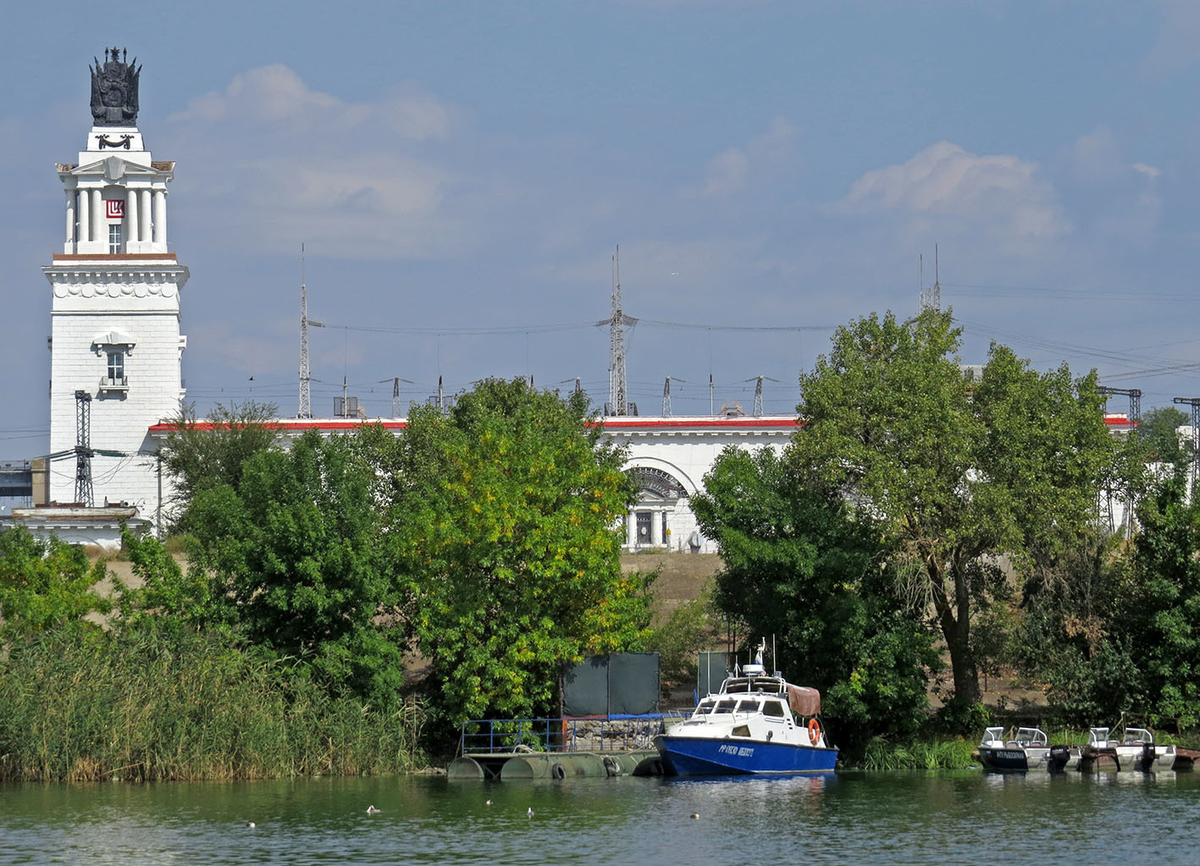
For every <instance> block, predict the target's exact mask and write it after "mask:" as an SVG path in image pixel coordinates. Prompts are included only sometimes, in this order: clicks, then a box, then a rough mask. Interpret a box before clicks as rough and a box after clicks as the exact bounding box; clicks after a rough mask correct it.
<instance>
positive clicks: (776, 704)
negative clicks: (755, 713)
mask: <svg viewBox="0 0 1200 866" xmlns="http://www.w3.org/2000/svg"><path fill="white" fill-rule="evenodd" d="M763 715H764V716H772V717H773V718H778V719H782V718H783V704H782V703H781V702H780V701H767V702H766V703H764V704H763Z"/></svg>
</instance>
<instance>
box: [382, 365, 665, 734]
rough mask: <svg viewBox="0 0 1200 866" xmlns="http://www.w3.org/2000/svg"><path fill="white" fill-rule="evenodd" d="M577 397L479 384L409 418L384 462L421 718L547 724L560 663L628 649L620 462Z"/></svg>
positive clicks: (638, 625)
mask: <svg viewBox="0 0 1200 866" xmlns="http://www.w3.org/2000/svg"><path fill="white" fill-rule="evenodd" d="M599 436H600V431H599V430H598V428H597V427H595V426H594V425H591V424H589V414H588V407H587V401H586V398H584V397H583V395H581V394H580V395H572V396H571V397H570V398H568V399H565V400H564V399H562V398H560V397H559V396H557V395H556V394H553V393H550V392H545V391H542V392H539V391H535V390H533V389H531V388H530V387H529V386H528V384H527V383H525V382H524V381H523V380H521V379H517V380H513V381H500V380H487V381H485V382H482V383H480V384H479V385H478V386H477V387H476V388H475V390H473V391H471V392H468V393H465V394H462V395H460V396H459V398H458V400H457V403H456V405H455V407H454V409H453V410H452V411H451V412H450V414H449V415H443V414H442V413H440V412H438V411H436V410H434V409H429V408H425V409H417V410H415V411H414V412H413V413H412V414H411V415H410V416H409V419H408V429H407V431H406V432H405V434H404V436H403V437H401V439H400V440H399V447H398V450H397V452H396V454H395V455H394V457H391V458H389V461H390V462H388V463H387V465H386V469H387V472H386V475H387V477H388V478H389V479H390V482H391V484H392V485H393V488H392V490H391V492H390V493H389V494H388V496H387V498H388V500H389V501H390V502H391V507H390V512H389V516H388V518H389V532H388V537H387V540H388V543H389V546H390V550H391V551H392V552H393V553H394V556H395V561H396V563H397V564H398V573H399V574H401V575H403V576H404V579H405V580H407V581H408V582H409V585H410V587H411V592H412V595H413V597H414V598H415V604H416V613H415V616H414V619H413V626H414V630H415V633H416V637H417V641H418V646H419V648H420V651H421V653H422V654H423V655H424V656H425V657H426V658H427V659H428V660H429V663H430V674H429V679H428V680H427V682H428V683H430V685H431V686H432V688H431V690H430V700H431V711H433V712H437V713H438V714H439V716H438V718H439V719H440V721H441V722H442V724H443V725H445V726H446V728H447V729H448V728H451V727H453V726H457V725H458V724H459V723H461V722H462V721H463V720H465V719H467V718H480V717H483V716H485V715H497V716H510V717H520V716H531V715H538V714H544V713H546V714H551V715H557V710H558V707H557V705H556V704H555V702H554V698H555V695H556V685H555V684H556V681H557V678H558V672H559V669H560V666H561V665H562V664H563V663H565V662H569V661H578V660H580V659H581V658H582V657H583V656H584V655H600V654H604V653H608V652H616V651H621V650H637V649H641V647H642V645H643V641H644V639H645V637H646V631H647V627H648V626H649V620H650V617H649V596H648V594H647V592H646V579H645V577H644V576H642V575H623V574H622V573H621V568H620V558H619V554H620V545H621V538H620V535H619V534H618V533H617V531H616V530H615V529H614V527H615V525H616V524H617V521H618V519H619V518H620V517H621V515H623V514H624V513H625V511H626V508H627V506H628V505H629V503H630V501H631V496H632V485H631V482H630V481H629V479H628V478H627V477H626V476H625V474H624V473H623V472H622V471H621V464H622V459H623V458H622V453H621V452H620V451H618V450H616V449H614V448H612V447H609V446H606V445H603V444H601V442H600V439H599Z"/></svg>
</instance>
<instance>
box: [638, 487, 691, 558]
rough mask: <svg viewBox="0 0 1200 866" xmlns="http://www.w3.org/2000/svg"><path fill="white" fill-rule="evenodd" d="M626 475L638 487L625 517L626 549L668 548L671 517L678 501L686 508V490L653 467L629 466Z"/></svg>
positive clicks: (676, 509) (678, 503)
mask: <svg viewBox="0 0 1200 866" xmlns="http://www.w3.org/2000/svg"><path fill="white" fill-rule="evenodd" d="M625 472H626V474H628V475H629V476H630V477H632V478H633V479H634V482H635V483H636V484H637V503H636V504H635V505H634V506H633V508H632V509H630V511H629V514H628V515H626V518H625V546H626V547H628V548H629V549H631V550H637V549H644V548H655V547H658V548H667V549H670V548H671V546H672V544H671V536H672V523H673V518H674V517H675V515H676V512H677V511H678V510H679V509H680V505H681V502H680V500H684V507H685V508H686V500H687V488H685V487H684V486H683V483H682V482H681V481H680V480H679V479H678V478H676V477H675V476H674V475H672V474H671V473H670V472H668V471H666V470H665V469H659V468H658V467H655V466H631V467H629V468H628V469H626V470H625ZM689 514H690V510H689Z"/></svg>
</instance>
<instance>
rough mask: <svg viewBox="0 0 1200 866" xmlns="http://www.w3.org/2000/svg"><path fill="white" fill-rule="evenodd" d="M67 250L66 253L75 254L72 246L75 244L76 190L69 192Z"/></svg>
mask: <svg viewBox="0 0 1200 866" xmlns="http://www.w3.org/2000/svg"><path fill="white" fill-rule="evenodd" d="M66 243H67V249H66V252H73V250H71V249H70V246H71V244H73V243H75V190H73V189H69V190H67V237H66Z"/></svg>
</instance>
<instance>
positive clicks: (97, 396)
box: [42, 126, 188, 519]
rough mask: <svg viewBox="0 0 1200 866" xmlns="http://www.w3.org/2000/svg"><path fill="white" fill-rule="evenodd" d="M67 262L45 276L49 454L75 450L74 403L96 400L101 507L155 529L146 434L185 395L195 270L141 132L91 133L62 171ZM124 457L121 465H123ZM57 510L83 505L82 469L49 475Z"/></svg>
mask: <svg viewBox="0 0 1200 866" xmlns="http://www.w3.org/2000/svg"><path fill="white" fill-rule="evenodd" d="M57 168H58V176H59V179H60V180H61V181H62V184H63V189H64V191H65V235H64V239H63V252H62V254H56V255H55V256H54V257H53V262H52V263H51V264H50V265H48V266H46V267H44V268H42V270H43V272H44V273H45V275H46V278H47V279H48V280H49V282H50V288H51V310H50V321H51V337H50V352H51V363H50V377H51V379H50V450H51V452H52V453H59V452H64V451H70V450H72V449H74V447H75V445H76V437H77V408H78V406H79V401H78V400H77V398H76V392H83V393H84V394H86V395H88V396H89V397H90V398H91V399H90V401H88V407H89V410H90V437H89V439H90V445H91V447H92V448H93V449H97V450H99V451H109V452H117V453H116V454H96V455H95V456H94V457H93V458H92V461H91V477H92V488H93V502H94V503H95V504H96V505H97V506H102V505H104V504H105V503H106V502H113V503H116V502H125V503H128V504H129V505H131V506H135V507H136V508H137V509H138V511H139V513H140V514H141V515H142V517H143V518H148V519H154V518H155V517H156V516H157V512H158V509H159V507H160V503H161V500H162V495H163V491H162V489H161V481H160V475H159V473H158V471H157V466H156V460H155V456H154V453H155V451H156V449H157V442H156V441H155V440H154V439H152V438H151V437H150V436H149V433H148V429H149V428H150V427H151V426H152V425H154V424H156V423H158V422H159V421H161V420H163V419H165V418H169V417H172V416H174V415H175V414H176V413H177V412H178V410H179V407H180V402H181V400H182V399H183V395H184V391H183V387H182V384H183V383H182V378H181V372H180V371H181V365H180V360H181V356H182V354H183V349H184V347H185V345H186V342H187V338H186V337H184V336H182V335H181V334H180V306H179V304H180V290H181V289H182V288H183V286H184V284H185V283H186V282H187V279H188V269H187V268H186V267H183V266H182V265H180V264H179V263H178V261H177V260H176V257H175V254H174V253H173V252H170V251H168V247H167V183H168V182H169V181H170V180H171V179H172V178H173V177H174V169H175V164H174V163H173V162H156V161H154V160H153V159H152V157H151V154H150V151H148V150H146V149H145V144H144V142H143V140H142V135H141V133H140V132H139V131H138V130H137V128H136V127H112V126H105V127H93V128H92V130H91V132H90V134H89V135H88V139H87V147H86V148H85V149H84V150H83V151H80V152H79V157H78V162H76V163H72V164H59V165H58V166H57ZM118 455H119V456H118ZM50 499H51V500H52V501H57V502H74V501H75V500H76V466H75V461H74V460H73V459H70V458H67V459H61V458H60V459H56V460H54V461H52V463H51V469H50Z"/></svg>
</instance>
